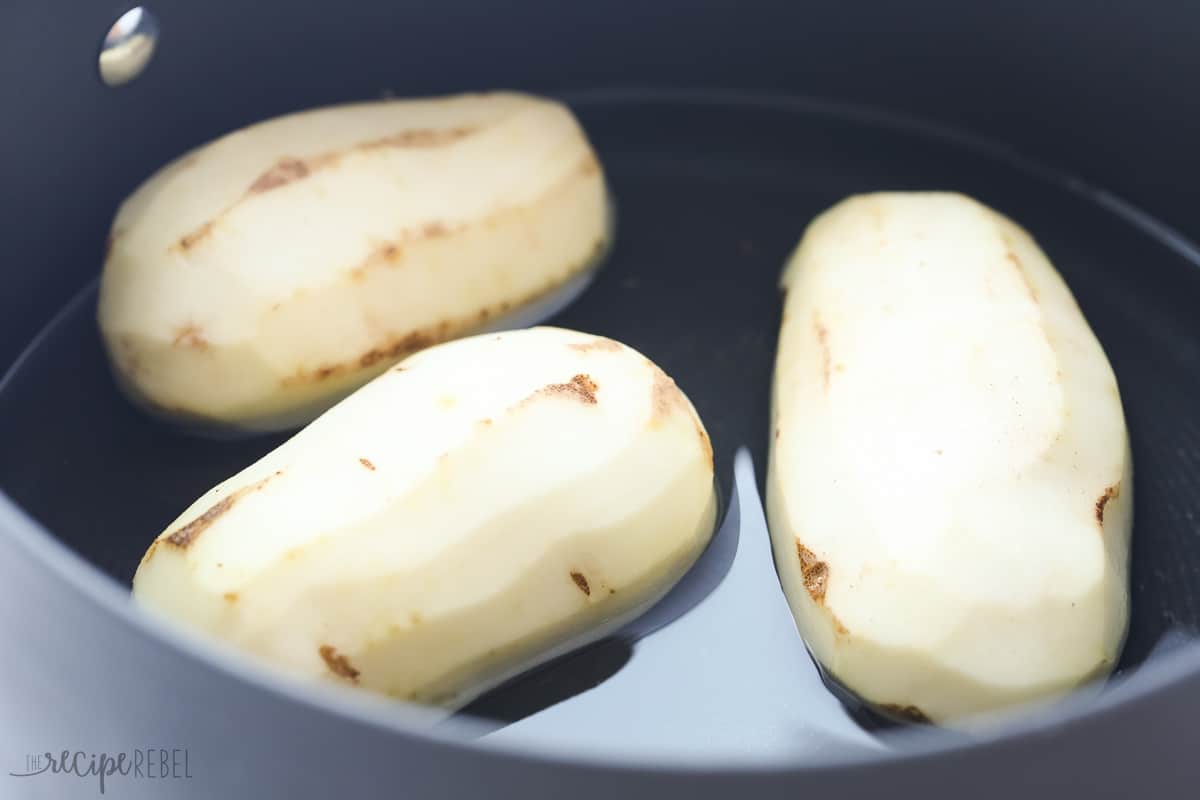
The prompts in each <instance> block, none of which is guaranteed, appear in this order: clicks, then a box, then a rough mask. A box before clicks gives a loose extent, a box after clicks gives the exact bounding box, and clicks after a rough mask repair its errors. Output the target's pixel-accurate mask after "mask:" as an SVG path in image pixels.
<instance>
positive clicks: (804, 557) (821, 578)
mask: <svg viewBox="0 0 1200 800" xmlns="http://www.w3.org/2000/svg"><path fill="white" fill-rule="evenodd" d="M796 553H797V554H798V555H799V556H800V574H801V575H802V576H803V578H804V589H805V590H806V591H807V592H808V594H809V596H810V597H811V598H812V599H813V600H814V601H815V602H817V603H824V602H825V588H826V586H827V585H828V584H829V565H828V564H826V563H825V562H824V561H821V560H820V559H818V558H817V556H816V554H815V553H813V551H812V550H809V549H808V548H807V547H805V546H804V545H802V544H800V542H796Z"/></svg>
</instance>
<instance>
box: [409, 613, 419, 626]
mask: <svg viewBox="0 0 1200 800" xmlns="http://www.w3.org/2000/svg"><path fill="white" fill-rule="evenodd" d="M421 621H422V617H421V614H420V612H417V611H413V612H410V613H409V615H408V624H410V625H420V624H421Z"/></svg>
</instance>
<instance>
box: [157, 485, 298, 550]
mask: <svg viewBox="0 0 1200 800" xmlns="http://www.w3.org/2000/svg"><path fill="white" fill-rule="evenodd" d="M278 474H280V473H279V472H276V473H275V475H278ZM273 477H274V475H268V476H267V477H265V478H263V479H262V480H261V481H258V482H257V483H253V484H251V485H250V486H243V487H242V488H241V489H238V490H237V491H235V492H233V493H231V494H228V495H226V496H225V497H223V498H221V499H220V500H218V501H217V502H216V503H214V504H213V505H212V506H211V507H210V508H209V509H208V510H207V511H205V512H204V513H203V514H201V515H200V516H198V517H196V518H195V519H194V520H192V521H191V522H189V523H188V524H187V525H184V526H183V527H182V528H180V529H179V530H177V531H175V532H174V533H172V534H170V535H168V536H166V537H164V538H165V539H166V541H167V543H168V544H172V545H174V546H176V547H178V548H180V549H181V550H186V549H187V548H188V547H190V546H191V544H192V542H194V541H196V537H197V536H199V535H200V534H202V533H204V531H206V530H207V529H208V528H209V527H210V526H211V525H212V524H213V523H214V522H216V521H217V519H218V518H219V517H220V516H221V515H222V514H224V513H225V512H226V511H228V510H229V509H231V508H233V504H234V503H236V502H237V501H238V500H240V499H242V498H243V497H245V496H246V495H248V494H250V493H252V492H257V491H258V490H259V489H261V488H262V487H263V486H265V485H266V484H267V481H269V480H271V478H273ZM149 556H150V554H149V553H147V554H146V557H147V558H149Z"/></svg>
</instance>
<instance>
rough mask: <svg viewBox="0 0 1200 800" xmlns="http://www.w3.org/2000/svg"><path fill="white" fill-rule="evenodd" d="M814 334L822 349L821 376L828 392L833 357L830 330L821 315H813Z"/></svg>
mask: <svg viewBox="0 0 1200 800" xmlns="http://www.w3.org/2000/svg"><path fill="white" fill-rule="evenodd" d="M813 333H814V334H816V337H817V346H818V347H820V348H821V376H822V379H823V380H824V382H825V389H826V390H828V389H829V373H830V370H831V367H832V365H833V356H832V354H831V353H830V352H829V329H828V328H826V327H825V324H824V323H823V322H821V315H820V314H815V313H814V314H813Z"/></svg>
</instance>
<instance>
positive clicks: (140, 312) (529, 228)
mask: <svg viewBox="0 0 1200 800" xmlns="http://www.w3.org/2000/svg"><path fill="white" fill-rule="evenodd" d="M608 217H609V212H608V204H607V193H606V189H605V182H604V177H603V174H602V171H601V169H600V165H599V162H598V161H597V159H596V155H595V153H594V151H593V150H592V147H591V145H590V144H589V142H588V140H587V138H586V136H585V134H584V132H583V130H582V129H581V128H580V126H579V124H578V122H577V121H576V119H575V117H574V116H573V115H572V114H571V112H570V111H569V110H568V109H567V108H566V107H565V106H563V105H561V104H559V103H557V102H553V101H550V100H546V99H541V98H536V97H531V96H527V95H520V94H512V93H493V94H478V95H460V96H454V97H448V98H441V99H429V100H389V101H379V102H373V103H361V104H357V105H344V106H336V107H331V108H322V109H317V110H313V111H306V112H303V113H298V114H292V115H289V116H285V117H280V118H277V119H272V120H268V121H266V122H262V123H259V124H256V125H253V126H251V127H248V128H245V129H243V130H239V131H236V132H234V133H231V134H229V135H227V136H224V137H222V138H220V139H217V140H215V141H213V142H211V143H209V144H207V145H204V146H203V147H200V148H199V149H197V150H194V151H192V152H191V153H188V154H187V155H185V156H183V157H182V158H180V159H178V160H177V161H175V162H173V163H171V164H170V165H168V166H167V167H165V168H163V169H162V170H160V171H159V172H158V173H156V174H155V175H153V176H152V177H151V178H150V179H149V180H147V181H146V182H145V183H144V184H142V186H140V187H139V188H138V189H137V191H135V192H134V193H133V195H132V196H130V197H129V198H128V199H127V200H126V201H125V203H124V204H123V205H122V206H121V208H120V210H119V211H118V212H117V215H116V219H115V221H114V222H113V226H112V232H111V235H110V240H109V249H108V254H107V257H106V260H105V264H104V271H103V277H102V281H101V286H100V305H99V324H100V329H101V332H102V334H103V337H104V342H105V345H106V348H107V350H108V353H109V357H110V361H111V362H112V364H113V368H114V371H115V373H116V375H117V378H118V380H119V381H120V383H121V384H122V386H123V387H125V388H126V390H127V392H128V394H129V395H130V396H131V397H132V398H134V399H135V401H137V402H138V403H139V404H141V405H143V406H145V407H147V408H148V409H150V410H151V411H153V412H156V413H157V414H159V415H162V416H166V417H169V418H172V419H175V420H179V421H181V422H184V423H190V424H195V425H197V426H200V427H206V426H207V427H209V428H212V429H216V430H220V429H230V430H249V431H255V430H272V429H284V428H288V427H295V426H298V425H300V424H303V423H305V422H308V421H309V420H311V419H312V418H313V417H314V416H316V415H317V414H318V413H320V412H321V411H323V410H325V409H326V408H328V407H329V406H330V405H332V404H333V403H334V402H336V401H337V400H338V399H340V398H341V397H343V396H344V395H345V394H347V393H348V392H350V391H352V390H353V389H354V388H356V387H358V386H360V385H362V384H363V383H365V382H366V381H367V380H369V379H370V378H372V377H374V376H375V375H377V374H379V373H380V372H382V371H383V370H384V369H386V368H387V367H388V366H389V365H391V364H393V363H396V362H397V361H398V360H399V359H400V358H403V357H404V356H406V355H408V354H410V353H412V352H414V351H416V350H418V349H420V348H422V347H425V346H428V345H430V344H435V343H438V342H441V341H445V340H448V339H451V338H454V337H458V336H462V335H466V334H469V333H471V332H474V331H478V330H481V329H485V328H487V327H488V326H489V323H490V324H493V325H494V324H495V321H496V319H497V318H500V319H501V320H503V319H504V318H505V317H506V316H508V315H510V314H511V313H513V311H514V310H517V309H521V308H522V307H525V306H528V305H529V304H531V303H534V302H536V301H538V300H539V299H542V298H545V297H546V296H549V295H553V294H554V293H555V292H556V290H559V289H561V288H562V287H563V286H564V285H565V284H567V283H568V282H570V281H571V280H572V279H575V278H578V277H579V276H580V275H581V274H582V273H584V272H585V271H586V270H587V269H588V268H589V267H590V266H591V265H592V264H594V263H595V262H596V260H597V259H598V257H599V255H600V253H601V252H602V251H603V250H604V248H605V247H606V246H607V241H608V237H609V219H608Z"/></svg>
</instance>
